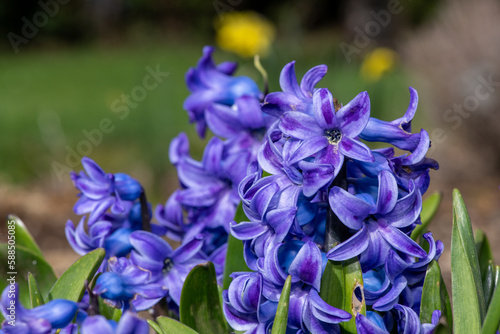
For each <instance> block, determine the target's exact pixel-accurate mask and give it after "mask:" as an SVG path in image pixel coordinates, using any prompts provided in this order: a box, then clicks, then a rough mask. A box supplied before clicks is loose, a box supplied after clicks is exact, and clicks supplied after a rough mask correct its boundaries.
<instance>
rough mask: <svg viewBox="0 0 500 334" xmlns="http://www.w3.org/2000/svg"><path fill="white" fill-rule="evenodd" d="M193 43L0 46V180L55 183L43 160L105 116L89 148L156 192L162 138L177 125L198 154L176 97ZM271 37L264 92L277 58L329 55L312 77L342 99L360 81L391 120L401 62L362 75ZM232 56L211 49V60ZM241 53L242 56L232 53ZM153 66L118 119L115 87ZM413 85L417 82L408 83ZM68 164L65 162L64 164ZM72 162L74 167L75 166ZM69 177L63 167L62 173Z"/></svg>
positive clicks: (403, 94)
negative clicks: (154, 78) (323, 69)
mask: <svg viewBox="0 0 500 334" xmlns="http://www.w3.org/2000/svg"><path fill="white" fill-rule="evenodd" d="M201 48H202V46H201V45H196V46H193V45H166V44H163V45H160V44H156V45H155V46H151V45H150V46H129V47H123V48H120V49H116V50H102V49H90V48H87V49H76V50H62V51H57V52H54V51H44V52H31V53H22V52H21V53H19V54H18V55H15V56H13V55H8V56H7V55H0V108H1V110H2V112H1V113H0V130H1V133H2V140H1V141H0V156H1V157H2V159H0V180H3V181H4V182H10V183H25V182H40V181H42V182H58V181H57V178H55V174H54V172H53V170H52V168H51V165H52V163H53V162H54V161H57V162H59V163H61V164H65V157H66V155H67V153H68V151H67V149H66V147H67V146H69V147H71V148H72V149H76V147H77V145H78V143H79V142H80V141H82V140H86V138H85V136H84V135H83V134H82V131H83V130H88V131H89V130H92V129H96V128H98V126H99V122H100V121H101V120H102V119H103V118H109V119H111V120H112V122H113V125H114V126H115V128H114V130H113V131H112V132H111V133H108V134H104V135H103V140H102V143H101V144H100V145H97V146H92V151H91V153H90V155H89V156H90V157H91V158H92V159H94V160H96V161H97V162H98V163H99V164H100V165H101V166H103V168H104V169H105V170H106V171H109V172H118V171H120V172H124V173H129V174H131V175H133V176H135V177H137V178H138V179H139V180H140V181H141V182H142V183H143V184H144V186H145V188H146V189H151V191H152V192H153V194H156V195H154V197H156V196H157V195H159V194H162V197H164V196H165V195H168V193H166V191H165V187H168V188H170V189H172V188H175V187H176V186H177V184H170V185H168V184H166V182H167V181H171V182H175V181H172V180H175V178H169V177H166V175H169V173H171V172H172V171H173V168H172V167H171V165H170V163H169V161H168V145H169V142H170V140H171V139H172V138H173V137H175V136H176V135H177V134H178V133H179V132H180V131H185V132H187V133H188V136H189V137H190V138H191V142H192V151H193V155H194V156H195V157H197V158H199V157H201V152H202V150H203V146H204V145H205V141H202V140H200V139H197V137H196V134H195V131H194V128H193V126H191V125H190V124H189V123H188V117H187V114H186V112H185V111H184V110H183V109H182V103H183V101H184V99H185V98H186V97H187V95H188V94H189V92H188V90H187V88H186V87H185V84H184V74H185V72H186V71H187V69H188V68H189V67H191V66H195V64H196V62H197V60H198V58H199V57H200V55H201ZM287 50H288V49H287V48H286V46H281V47H280V46H277V47H276V49H275V50H274V53H272V55H271V56H270V57H268V58H266V59H264V60H263V61H262V62H263V65H264V67H266V69H267V71H268V73H269V76H270V88H271V91H273V90H278V89H279V73H280V70H281V68H282V67H283V65H285V64H286V63H287V62H288V61H290V60H293V59H295V60H297V63H296V71H297V75H298V77H299V78H301V77H302V75H303V74H304V73H305V72H306V71H307V70H308V69H309V68H310V67H312V66H314V65H317V64H322V63H324V64H327V65H328V68H329V71H328V74H327V75H326V77H325V78H324V79H323V80H322V82H321V83H320V86H321V87H328V88H330V90H331V91H332V93H333V95H334V96H335V97H337V98H339V100H340V101H341V102H343V103H344V104H345V103H347V102H348V101H350V100H351V99H352V98H353V97H354V96H356V94H357V93H359V92H360V91H363V90H367V91H368V93H369V94H370V98H371V104H372V115H373V116H376V117H379V118H382V119H385V120H392V119H394V118H397V117H400V116H402V115H403V114H404V112H405V111H406V108H407V106H408V102H409V93H408V90H407V87H408V86H409V85H410V83H409V82H408V80H407V78H406V76H405V74H404V73H403V71H402V70H401V69H396V70H395V71H393V72H392V73H390V74H388V75H387V76H386V77H384V78H383V79H382V80H381V81H379V82H377V83H375V84H367V83H366V82H364V81H363V80H362V79H361V78H360V75H359V64H354V63H353V64H350V65H348V64H346V62H345V61H344V60H343V59H342V58H341V56H342V55H341V54H340V55H339V54H338V53H337V54H336V53H334V52H332V53H328V54H325V53H323V54H321V55H313V54H311V53H310V52H309V54H308V52H303V51H302V50H299V49H296V48H295V49H292V50H291V51H287ZM227 58H230V59H232V60H237V59H236V58H235V57H234V56H231V55H228V54H224V53H222V52H217V53H216V60H217V61H218V62H219V61H223V60H226V59H227ZM240 61H241V60H240ZM241 62H242V66H241V68H240V70H239V71H238V72H237V74H244V75H249V76H251V77H253V78H254V79H256V80H260V77H259V74H258V73H257V71H255V70H254V69H253V65H252V61H250V60H244V61H241ZM157 65H159V67H160V69H161V70H162V71H164V72H169V76H168V77H167V78H166V79H164V81H163V82H162V83H161V84H160V85H159V86H158V87H157V88H156V89H154V90H152V91H149V92H148V95H147V97H146V98H145V99H144V100H143V101H142V102H138V106H137V107H136V108H134V109H130V114H129V116H128V117H127V118H125V119H124V120H120V119H119V118H118V115H117V114H115V113H113V112H112V110H111V107H110V106H111V103H112V101H113V100H114V99H116V98H119V97H120V95H121V94H122V93H125V94H130V92H131V90H132V89H133V88H134V87H135V86H137V85H142V80H143V78H144V76H145V75H146V74H147V73H148V72H147V71H146V69H145V68H146V66H150V67H152V68H155V67H156V66H157ZM416 88H417V89H418V87H416ZM70 167H72V166H70ZM80 168H81V167H80V166H77V167H76V168H75V169H77V170H79V169H80ZM65 177H67V178H68V179H69V177H68V176H65Z"/></svg>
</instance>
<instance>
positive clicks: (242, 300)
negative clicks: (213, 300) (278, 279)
mask: <svg viewBox="0 0 500 334" xmlns="http://www.w3.org/2000/svg"><path fill="white" fill-rule="evenodd" d="M231 277H232V278H233V281H232V282H231V284H230V285H229V289H228V290H224V291H223V292H222V300H223V310H224V315H225V318H226V320H227V322H228V323H229V325H230V326H231V327H232V328H234V329H235V330H238V331H245V334H258V333H268V332H269V330H270V329H271V327H272V320H273V318H274V315H275V313H276V309H277V307H278V303H277V302H271V301H268V300H266V298H264V296H263V295H262V290H263V288H264V286H263V285H264V282H263V279H262V275H261V274H259V273H232V274H231Z"/></svg>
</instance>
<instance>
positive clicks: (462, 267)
mask: <svg viewBox="0 0 500 334" xmlns="http://www.w3.org/2000/svg"><path fill="white" fill-rule="evenodd" d="M471 247H472V249H471ZM475 252H476V248H475V245H474V243H473V239H472V227H471V226H470V220H469V216H468V214H467V210H466V209H465V205H464V204H463V200H462V198H461V196H460V193H459V192H458V190H456V189H455V190H454V192H453V228H452V236H451V284H452V298H453V333H455V334H462V333H464V334H470V333H479V332H480V330H481V323H482V321H481V314H482V313H481V308H483V309H484V297H483V288H482V283H481V282H480V281H478V280H477V279H478V278H479V277H480V274H479V265H478V263H477V256H476V258H475V264H472V263H471V261H472V262H474V255H475ZM471 253H472V254H471ZM471 258H472V259H471ZM480 295H481V297H480ZM481 303H482V304H483V306H481Z"/></svg>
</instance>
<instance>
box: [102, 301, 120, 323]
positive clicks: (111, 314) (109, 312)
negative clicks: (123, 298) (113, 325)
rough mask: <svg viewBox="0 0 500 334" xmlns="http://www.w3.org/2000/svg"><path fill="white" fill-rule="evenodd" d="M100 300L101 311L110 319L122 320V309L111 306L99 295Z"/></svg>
mask: <svg viewBox="0 0 500 334" xmlns="http://www.w3.org/2000/svg"><path fill="white" fill-rule="evenodd" d="M98 298H99V299H98V301H99V312H100V313H101V315H103V316H104V317H105V318H106V319H108V320H114V321H116V322H118V321H120V319H121V317H122V310H121V309H118V308H114V307H112V306H109V305H108V304H106V303H105V302H104V299H102V298H101V297H98Z"/></svg>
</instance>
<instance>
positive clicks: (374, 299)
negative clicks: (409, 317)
mask: <svg viewBox="0 0 500 334" xmlns="http://www.w3.org/2000/svg"><path fill="white" fill-rule="evenodd" d="M424 238H425V239H426V240H427V242H428V243H429V252H428V253H427V256H426V257H425V258H423V259H419V261H415V259H413V258H407V259H402V258H401V257H400V256H399V255H398V254H397V253H396V252H395V251H393V250H390V251H389V255H388V257H387V259H386V262H385V266H384V267H378V268H375V269H372V270H369V271H367V272H365V273H364V274H363V282H364V285H365V299H366V303H367V305H372V308H373V309H374V310H377V311H389V310H391V309H392V308H393V306H394V305H395V304H396V303H399V304H402V305H405V306H408V307H412V308H414V309H416V310H417V312H419V309H420V307H419V306H420V305H417V304H419V300H420V297H421V294H422V291H421V287H422V285H423V282H424V279H425V273H426V270H427V267H428V265H429V263H430V262H431V261H432V260H438V259H439V257H440V255H441V253H442V252H443V243H442V242H441V241H437V242H434V239H433V238H432V234H431V233H426V234H424Z"/></svg>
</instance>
